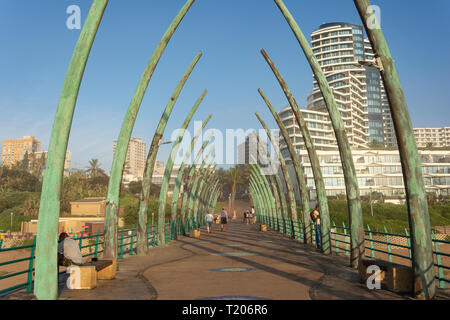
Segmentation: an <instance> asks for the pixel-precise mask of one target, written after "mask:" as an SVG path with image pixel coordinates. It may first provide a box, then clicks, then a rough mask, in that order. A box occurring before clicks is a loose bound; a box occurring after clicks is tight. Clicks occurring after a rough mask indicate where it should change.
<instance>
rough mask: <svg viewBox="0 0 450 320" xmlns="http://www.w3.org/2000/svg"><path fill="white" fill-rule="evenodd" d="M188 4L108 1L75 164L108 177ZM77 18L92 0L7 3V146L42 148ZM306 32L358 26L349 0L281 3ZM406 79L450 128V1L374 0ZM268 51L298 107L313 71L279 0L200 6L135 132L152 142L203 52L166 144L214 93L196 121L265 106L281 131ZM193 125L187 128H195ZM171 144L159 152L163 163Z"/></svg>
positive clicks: (426, 109)
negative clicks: (152, 66)
mask: <svg viewBox="0 0 450 320" xmlns="http://www.w3.org/2000/svg"><path fill="white" fill-rule="evenodd" d="M184 2H185V1H184V0H165V1H156V0H148V1H143V0H134V1H120V0H110V2H109V5H108V7H107V9H106V12H105V15H104V17H103V20H102V23H101V25H100V28H99V31H98V33H97V37H96V39H95V42H94V45H93V48H92V50H91V54H90V58H89V61H88V64H87V67H86V72H85V75H84V78H83V83H82V85H81V89H80V93H79V97H78V102H77V106H76V110H75V115H74V119H73V124H72V130H71V135H70V141H69V147H68V148H69V150H71V152H72V167H78V168H82V167H84V166H86V165H87V162H88V160H89V159H92V158H98V159H100V163H101V164H102V167H103V168H105V169H107V170H109V168H110V166H111V163H112V145H113V140H114V139H116V138H117V135H118V133H119V130H120V126H121V123H122V119H123V117H124V115H125V111H126V108H127V107H128V104H129V102H130V99H131V96H132V94H133V92H134V89H135V87H136V85H137V82H138V80H139V78H140V76H141V74H142V72H143V70H144V68H145V66H146V64H147V62H148V59H149V58H150V56H151V54H152V52H153V50H154V48H155V47H156V45H157V43H158V42H159V40H160V38H161V36H162V35H163V33H164V31H165V30H166V28H167V27H168V25H169V23H170V21H171V20H172V19H173V18H174V17H175V15H176V13H177V12H178V10H179V9H180V8H181V6H182V5H183V4H184ZM73 4H76V5H79V6H80V8H81V13H82V23H83V22H84V19H85V17H86V15H87V13H88V10H89V8H90V5H91V1H87V0H58V1H54V0H53V1H50V0H47V1H30V0H28V1H26V0H0V39H1V50H0V111H1V113H0V114H1V115H2V116H1V118H0V140H5V139H15V138H21V137H22V136H24V135H34V136H35V137H36V138H37V139H39V140H40V141H41V149H42V150H47V146H48V142H49V138H50V132H51V127H52V124H53V117H54V114H55V111H56V106H57V102H58V98H59V94H60V91H61V87H62V83H63V80H64V76H65V73H66V70H67V67H68V64H69V61H70V58H71V54H72V51H73V49H74V46H75V43H76V41H77V39H78V36H79V33H80V31H79V30H69V29H67V28H66V19H67V18H68V14H67V13H66V8H67V7H68V6H69V5H73ZM285 4H286V6H287V7H288V8H289V9H290V11H291V13H292V14H293V15H294V17H295V18H296V20H297V22H298V23H299V25H300V27H301V28H302V30H303V32H304V33H305V35H307V37H308V38H309V35H310V33H311V32H312V31H313V30H315V29H317V28H318V27H319V25H320V24H322V23H324V22H333V21H346V22H352V23H360V20H359V16H358V15H357V12H356V9H355V7H354V4H353V1H351V0H339V1H336V0H320V1H312V0H310V1H299V0H285ZM372 4H376V5H378V6H380V7H381V24H382V28H383V30H384V33H385V36H386V38H387V41H388V43H389V46H390V49H391V52H392V55H393V57H394V59H395V61H396V65H397V68H398V71H399V74H400V79H401V81H402V85H403V89H404V91H405V95H406V98H407V101H408V107H409V110H410V113H411V118H412V121H413V125H414V126H415V127H427V126H432V127H438V126H449V125H450V105H449V99H448V92H449V89H450V85H449V80H448V78H449V74H450V41H449V40H448V39H449V38H450V35H449V32H450V22H448V16H447V15H448V12H449V10H450V2H448V1H447V0H433V1H430V2H426V3H425V2H423V1H403V0H398V1H389V0H383V1H373V2H372ZM261 48H265V49H266V51H267V52H268V54H269V55H270V56H271V58H272V59H273V60H274V61H275V63H276V64H277V66H278V68H279V69H280V71H281V73H282V74H283V76H284V77H285V79H286V81H287V83H288V84H289V86H290V88H291V90H292V91H293V93H294V95H295V97H296V99H297V101H298V103H299V104H300V105H302V106H304V105H305V104H306V98H307V95H308V94H309V93H310V92H311V90H312V75H311V71H310V68H309V66H308V64H307V62H306V60H305V58H304V56H303V53H302V52H301V50H300V47H299V45H298V44H297V42H296V40H295V38H294V36H293V34H292V32H291V31H290V29H289V27H288V25H287V23H286V22H285V20H284V18H283V16H282V15H281V13H280V12H279V11H278V8H277V7H276V5H275V3H274V2H273V1H272V0H227V1H219V0H197V1H195V3H194V5H193V6H192V8H191V9H190V11H189V12H188V14H187V15H186V17H185V19H184V20H183V21H182V23H181V25H180V27H179V28H178V30H177V31H176V33H175V35H174V37H173V38H172V40H171V42H170V43H169V45H168V47H167V49H166V51H165V53H164V55H163V57H162V59H161V61H160V63H159V65H158V67H157V69H156V71H155V73H154V75H153V78H152V80H151V82H150V85H149V89H148V90H147V93H146V95H145V97H144V100H143V103H142V105H141V109H140V112H139V115H138V119H137V120H136V124H135V128H134V132H133V136H134V137H141V138H142V139H144V140H145V141H146V142H147V143H148V144H149V143H150V141H151V139H152V137H153V132H154V130H155V127H156V125H157V122H158V121H159V119H160V116H161V113H162V110H163V109H164V107H165V105H166V104H167V100H168V99H169V97H170V94H171V93H172V91H173V89H174V88H175V86H176V84H177V82H178V81H179V78H180V77H181V75H182V74H183V73H184V71H185V69H186V68H187V66H188V65H189V63H190V62H191V61H192V59H193V58H194V56H195V55H196V54H197V52H198V51H202V52H203V57H202V58H201V60H200V62H199V63H198V65H197V67H196V69H195V70H194V72H193V73H192V75H191V77H190V79H189V80H188V83H187V84H186V86H185V88H184V90H183V91H182V93H181V95H180V98H179V99H178V102H177V104H176V105H175V108H174V112H173V114H172V117H171V119H170V121H169V124H168V126H167V128H166V134H165V137H164V139H165V140H168V139H169V138H170V134H171V133H172V131H173V130H174V129H176V128H178V127H179V126H180V125H181V123H182V122H183V120H184V117H185V116H186V114H187V112H188V110H189V109H190V108H191V107H192V105H193V104H194V102H195V100H196V99H197V97H198V96H199V95H200V94H201V92H202V91H203V90H204V89H205V88H206V89H208V94H207V96H206V98H205V100H204V102H203V103H202V105H201V106H200V108H199V110H198V111H197V113H196V115H195V118H194V119H195V120H202V119H205V118H206V116H207V115H208V114H209V113H213V118H212V119H211V121H210V123H209V125H208V127H209V128H217V129H220V130H223V132H225V129H227V128H230V129H232V128H243V129H248V128H258V129H259V128H260V125H259V122H258V120H257V119H256V117H255V116H254V112H255V111H258V112H259V113H260V114H261V115H262V116H263V118H264V119H265V120H266V121H267V123H268V124H270V126H271V127H273V128H275V123H274V121H272V117H271V116H270V114H269V112H268V111H267V108H266V106H265V104H264V103H263V101H262V100H261V98H260V96H259V94H258V93H257V91H256V90H257V88H262V89H263V90H264V92H265V93H266V94H267V95H268V97H269V99H270V100H271V101H272V104H273V105H274V106H275V107H276V109H278V110H279V109H281V108H283V107H284V106H286V105H287V101H286V100H285V98H284V96H283V94H282V91H281V90H280V88H279V86H278V84H277V82H276V80H275V78H274V76H273V74H272V73H271V71H270V69H269V68H268V66H267V64H266V63H265V61H264V59H263V58H262V56H261V54H260V53H259V50H260V49H261ZM192 127H193V125H192V124H191V126H190V129H191V131H192ZM169 151H170V145H163V146H161V148H160V152H159V154H158V159H159V160H165V159H166V158H167V156H168V154H169Z"/></svg>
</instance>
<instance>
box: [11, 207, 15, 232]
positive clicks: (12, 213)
mask: <svg viewBox="0 0 450 320" xmlns="http://www.w3.org/2000/svg"><path fill="white" fill-rule="evenodd" d="M13 215H14V212H12V211H11V229H10V230H11V232H12V224H13Z"/></svg>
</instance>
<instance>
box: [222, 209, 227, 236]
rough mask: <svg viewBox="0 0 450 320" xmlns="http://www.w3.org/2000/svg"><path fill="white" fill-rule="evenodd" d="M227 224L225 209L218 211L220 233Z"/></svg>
mask: <svg viewBox="0 0 450 320" xmlns="http://www.w3.org/2000/svg"><path fill="white" fill-rule="evenodd" d="M227 223H228V213H227V212H226V211H225V208H222V211H220V224H221V225H220V231H224V230H225V225H226V224H227Z"/></svg>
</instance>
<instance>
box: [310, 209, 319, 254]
mask: <svg viewBox="0 0 450 320" xmlns="http://www.w3.org/2000/svg"><path fill="white" fill-rule="evenodd" d="M311 220H312V221H313V222H314V225H315V229H316V245H317V248H318V249H320V248H321V246H322V233H321V229H320V212H319V205H318V204H317V205H316V208H315V209H314V210H313V211H312V212H311Z"/></svg>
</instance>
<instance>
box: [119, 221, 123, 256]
mask: <svg viewBox="0 0 450 320" xmlns="http://www.w3.org/2000/svg"><path fill="white" fill-rule="evenodd" d="M122 247H123V228H122V231H121V237H120V249H119V258H120V259H122V258H123V253H122Z"/></svg>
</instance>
